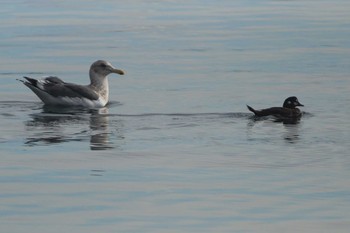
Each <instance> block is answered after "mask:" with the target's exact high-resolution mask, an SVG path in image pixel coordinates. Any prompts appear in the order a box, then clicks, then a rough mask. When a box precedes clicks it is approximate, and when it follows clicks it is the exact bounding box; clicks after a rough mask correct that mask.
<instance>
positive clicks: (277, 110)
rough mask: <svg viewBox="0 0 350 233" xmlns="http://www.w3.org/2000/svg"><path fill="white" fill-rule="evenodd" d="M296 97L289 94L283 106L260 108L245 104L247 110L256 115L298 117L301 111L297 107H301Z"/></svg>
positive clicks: (280, 117) (281, 117)
mask: <svg viewBox="0 0 350 233" xmlns="http://www.w3.org/2000/svg"><path fill="white" fill-rule="evenodd" d="M303 106H304V105H303V104H301V103H300V102H299V100H298V98H297V97H295V96H291V97H288V98H287V99H285V101H284V103H283V107H271V108H265V109H260V110H255V109H254V108H252V107H250V106H249V105H247V108H248V109H249V111H251V112H253V113H254V114H255V116H257V117H264V116H274V117H276V118H279V119H298V118H300V117H301V115H302V112H301V111H300V109H299V108H297V107H303Z"/></svg>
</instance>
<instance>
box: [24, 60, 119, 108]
mask: <svg viewBox="0 0 350 233" xmlns="http://www.w3.org/2000/svg"><path fill="white" fill-rule="evenodd" d="M111 73H115V74H120V75H124V71H122V70H119V69H116V68H114V67H113V66H112V64H111V63H109V62H107V61H104V60H98V61H95V62H94V63H92V65H91V67H90V71H89V75H90V84H89V85H79V84H74V83H67V82H64V81H63V80H61V79H60V78H58V77H55V76H49V77H44V78H42V79H34V78H29V77H23V78H24V79H25V80H19V81H21V82H22V83H24V85H26V86H27V87H29V88H30V89H31V90H32V91H33V92H34V93H35V94H36V95H37V96H38V97H39V98H40V99H41V100H42V101H43V102H44V104H46V105H62V106H80V107H88V108H101V107H104V106H105V105H106V104H107V103H108V97H109V88H108V79H107V76H108V75H109V74H111Z"/></svg>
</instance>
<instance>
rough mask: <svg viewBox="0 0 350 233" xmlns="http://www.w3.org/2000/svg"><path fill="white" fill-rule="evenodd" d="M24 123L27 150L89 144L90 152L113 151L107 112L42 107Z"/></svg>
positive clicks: (103, 110)
mask: <svg viewBox="0 0 350 233" xmlns="http://www.w3.org/2000/svg"><path fill="white" fill-rule="evenodd" d="M31 118H32V119H31V120H29V121H26V122H25V126H26V131H27V132H28V134H29V136H28V137H27V139H26V142H25V144H26V145H29V146H36V145H49V144H57V143H67V142H79V141H88V140H89V139H90V140H89V141H90V149H91V150H107V149H113V148H114V147H115V146H114V144H113V142H112V141H111V140H110V138H109V137H110V135H111V131H110V130H109V127H108V123H109V116H108V108H107V107H105V108H102V109H91V110H86V109H79V108H66V107H64V108H62V107H54V106H44V107H43V109H42V112H41V113H36V114H32V115H31Z"/></svg>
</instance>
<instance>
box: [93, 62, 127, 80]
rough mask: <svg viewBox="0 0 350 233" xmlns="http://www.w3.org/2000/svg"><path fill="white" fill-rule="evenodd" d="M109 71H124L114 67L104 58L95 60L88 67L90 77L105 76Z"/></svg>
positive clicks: (121, 72) (119, 72)
mask: <svg viewBox="0 0 350 233" xmlns="http://www.w3.org/2000/svg"><path fill="white" fill-rule="evenodd" d="M111 73H115V74H120V75H123V74H124V71H122V70H119V69H116V68H114V67H113V65H112V64H111V63H109V62H107V61H104V60H98V61H95V62H94V63H92V65H91V67H90V77H96V76H97V77H106V76H107V75H109V74H111Z"/></svg>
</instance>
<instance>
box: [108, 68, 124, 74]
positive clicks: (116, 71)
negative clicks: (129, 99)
mask: <svg viewBox="0 0 350 233" xmlns="http://www.w3.org/2000/svg"><path fill="white" fill-rule="evenodd" d="M111 72H112V73H115V74H120V75H124V74H125V73H124V71H122V70H119V69H115V68H113V69H112V70H111Z"/></svg>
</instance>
